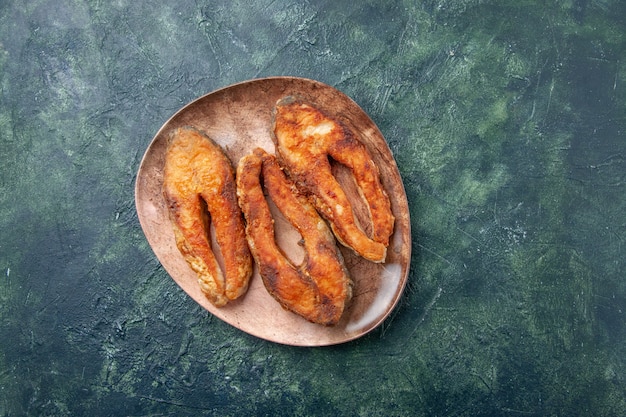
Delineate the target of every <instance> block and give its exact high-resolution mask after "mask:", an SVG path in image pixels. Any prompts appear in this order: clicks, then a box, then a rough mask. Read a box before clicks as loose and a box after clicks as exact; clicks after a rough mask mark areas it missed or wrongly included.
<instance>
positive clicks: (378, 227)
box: [272, 97, 395, 262]
mask: <svg viewBox="0 0 626 417" xmlns="http://www.w3.org/2000/svg"><path fill="white" fill-rule="evenodd" d="M272 134H273V139H274V142H275V144H276V149H277V154H278V157H279V158H280V162H281V163H282V164H283V165H284V167H285V170H286V171H287V172H288V173H289V175H290V176H291V177H292V178H293V179H294V180H295V181H296V183H297V184H298V186H299V187H301V188H303V189H304V190H306V192H308V193H310V195H311V196H312V201H313V203H314V204H315V206H316V208H317V209H318V211H319V212H320V214H321V215H322V216H323V217H324V218H326V219H327V220H328V221H329V223H330V225H331V228H332V230H333V232H334V233H335V236H336V237H337V239H338V240H339V241H340V242H341V243H342V244H344V245H345V246H348V247H350V248H352V249H353V250H354V251H355V252H356V253H358V254H359V255H361V256H363V257H364V258H366V259H369V260H371V261H374V262H384V260H385V258H386V252H387V246H388V245H389V238H390V236H391V234H392V233H393V225H394V221H395V219H394V216H393V214H392V212H391V203H390V201H389V197H388V196H387V194H386V192H385V190H384V189H383V186H382V184H381V181H380V173H379V171H378V167H377V166H376V164H375V163H374V161H373V160H372V157H371V156H370V154H369V152H368V151H367V149H366V147H365V146H364V145H363V144H362V143H361V142H360V141H359V140H358V139H357V138H355V137H354V135H353V133H352V132H351V131H350V130H349V129H348V128H347V127H345V126H344V125H343V124H342V123H340V122H339V121H337V120H335V119H333V118H331V117H329V116H328V115H326V114H324V113H323V112H321V111H320V110H318V109H316V108H314V107H313V106H311V105H309V104H307V103H304V102H302V101H300V100H297V99H295V98H293V97H286V98H283V99H281V100H279V101H278V103H277V104H276V108H275V113H274V123H273V128H272ZM329 157H331V158H332V159H334V160H335V161H337V162H339V163H341V164H343V165H345V166H346V167H348V168H349V169H350V170H351V171H352V173H353V175H354V179H355V180H356V184H357V186H358V188H359V192H360V194H361V196H362V197H363V199H364V200H365V201H366V202H367V205H368V209H369V214H370V220H371V225H372V233H371V236H368V235H366V233H365V232H364V231H363V230H362V229H361V227H360V226H359V224H358V221H356V220H355V215H354V213H353V208H352V205H351V203H350V201H349V199H348V197H347V196H346V193H345V192H344V190H343V189H342V188H341V186H340V184H339V183H338V182H337V180H336V179H335V177H334V176H333V174H332V172H331V164H330V161H329Z"/></svg>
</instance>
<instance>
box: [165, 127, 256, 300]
mask: <svg viewBox="0 0 626 417" xmlns="http://www.w3.org/2000/svg"><path fill="white" fill-rule="evenodd" d="M234 176H235V172H234V170H233V167H232V165H231V162H230V160H229V159H228V157H227V156H226V155H225V154H224V152H223V151H222V149H221V148H220V146H219V145H217V144H216V143H215V142H213V141H212V140H211V139H210V138H209V137H208V136H206V135H204V134H203V133H201V132H199V131H198V130H196V129H194V128H190V127H185V128H179V129H177V130H175V131H174V132H173V133H172V135H171V137H170V143H169V146H168V149H167V152H166V155H165V169H164V174H163V194H164V197H165V200H166V202H167V205H168V208H169V213H170V218H171V220H172V223H173V225H174V234H175V237H176V245H177V246H178V249H179V250H180V251H181V253H182V254H183V256H184V258H185V260H186V261H187V263H188V264H189V266H190V267H191V268H192V269H193V270H194V271H195V272H196V273H197V275H198V282H199V284H200V288H201V289H202V292H203V293H204V294H205V295H206V297H207V298H208V299H209V301H211V303H213V304H214V305H215V306H217V307H221V306H224V305H225V304H227V303H228V302H229V301H231V300H235V299H236V298H238V297H240V296H241V295H242V294H244V293H245V292H246V290H247V289H248V282H249V280H250V276H251V275H252V256H251V254H250V250H249V248H248V245H247V242H246V237H245V229H244V222H243V217H242V213H241V210H240V209H239V206H238V204H237V191H236V184H235V178H234ZM211 225H212V227H213V228H214V230H215V240H216V241H217V244H218V245H219V250H220V252H221V255H222V258H223V267H224V271H222V269H221V268H220V265H219V263H218V260H217V258H216V256H215V253H214V252H213V250H212V247H211V237H210V227H211Z"/></svg>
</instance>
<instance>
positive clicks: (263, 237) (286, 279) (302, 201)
mask: <svg viewBox="0 0 626 417" xmlns="http://www.w3.org/2000/svg"><path fill="white" fill-rule="evenodd" d="M261 178H262V179H263V185H262V184H261ZM263 186H264V187H265V189H266V190H267V192H268V195H269V197H270V198H271V199H272V201H273V202H274V204H275V205H276V207H278V209H279V210H280V211H281V213H282V214H283V215H284V217H285V218H286V219H287V221H289V223H291V224H292V225H293V226H294V227H295V228H296V229H297V230H298V232H299V233H300V235H301V236H302V238H303V245H304V250H305V257H304V260H303V262H302V264H301V265H300V266H294V265H293V264H292V263H291V262H290V261H289V260H288V259H287V258H286V256H285V255H284V253H283V252H282V251H281V249H280V248H279V247H278V245H277V244H276V240H275V236H274V220H273V218H272V215H271V213H270V209H269V205H268V203H267V200H266V199H265V196H264V194H263ZM237 195H238V197H239V205H240V206H241V209H242V211H243V213H244V216H245V218H246V235H247V238H248V245H249V246H250V250H251V251H252V254H253V256H254V258H255V260H256V262H257V264H258V266H259V272H260V275H261V278H262V280H263V283H264V285H265V288H266V289H267V291H268V292H269V293H270V294H271V295H272V297H274V299H276V301H278V302H279V303H280V304H281V305H282V306H283V308H285V309H287V310H289V311H292V312H294V313H296V314H298V315H300V316H302V317H304V318H305V319H306V320H308V321H310V322H313V323H318V324H322V325H326V326H332V325H335V324H336V323H337V322H338V321H339V319H340V318H341V316H342V314H343V312H344V309H345V306H346V303H347V302H348V301H349V300H350V298H351V297H352V281H351V280H350V277H349V275H348V271H347V269H346V267H345V265H344V263H343V257H342V255H341V252H340V251H339V249H338V247H337V245H336V242H335V238H334V237H333V235H332V233H331V231H330V230H329V229H328V226H327V225H326V223H325V222H324V220H323V219H322V218H321V217H320V216H319V214H318V213H317V211H316V210H315V208H314V207H313V206H312V205H311V204H310V203H309V202H308V200H307V199H306V198H304V197H302V196H301V195H299V193H298V191H297V190H296V189H295V187H294V184H293V183H292V182H291V181H289V180H288V178H287V177H286V176H285V174H284V173H283V171H282V169H281V168H280V166H279V164H278V162H277V161H276V158H275V157H274V156H273V155H270V154H268V153H266V152H265V151H264V150H262V149H255V150H254V152H253V153H251V154H249V155H247V156H244V157H243V158H242V159H241V160H240V161H239V164H238V167H237Z"/></svg>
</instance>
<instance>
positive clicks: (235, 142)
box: [135, 77, 411, 346]
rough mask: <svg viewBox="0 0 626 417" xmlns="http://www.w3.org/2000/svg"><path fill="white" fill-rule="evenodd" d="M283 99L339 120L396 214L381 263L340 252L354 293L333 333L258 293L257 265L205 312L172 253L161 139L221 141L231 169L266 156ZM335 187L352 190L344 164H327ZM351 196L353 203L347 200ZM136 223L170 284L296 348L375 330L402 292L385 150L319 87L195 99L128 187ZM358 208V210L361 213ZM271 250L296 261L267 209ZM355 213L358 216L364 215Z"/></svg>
mask: <svg viewBox="0 0 626 417" xmlns="http://www.w3.org/2000/svg"><path fill="white" fill-rule="evenodd" d="M287 95H298V96H300V97H302V98H304V99H306V100H308V101H309V102H311V103H313V104H315V105H316V106H317V107H318V108H320V109H322V110H324V111H325V112H326V113H327V114H329V115H332V116H334V117H336V118H338V119H340V120H341V121H343V122H344V123H345V124H346V125H347V126H348V127H349V128H351V129H352V130H353V131H354V132H355V133H356V134H357V135H358V137H360V139H361V141H362V142H363V143H364V144H365V145H366V146H367V147H368V149H369V151H370V153H371V154H372V157H373V159H374V161H375V162H376V163H377V165H378V167H379V169H380V171H381V178H382V181H383V186H384V187H385V189H386V190H387V193H388V194H389V197H390V199H391V207H392V211H393V213H394V215H395V217H396V223H395V229H394V233H393V236H392V237H391V243H390V246H389V249H388V254H387V261H386V262H385V263H384V264H374V263H372V262H369V261H366V260H364V259H363V258H361V257H359V256H357V255H355V254H354V253H353V252H352V251H351V250H349V249H346V248H343V247H341V251H342V253H343V255H344V257H345V262H346V266H347V267H348V270H349V271H350V274H351V276H352V280H353V281H354V288H353V297H352V300H351V301H350V303H349V305H348V308H347V309H346V311H345V312H344V314H343V316H342V318H341V320H340V322H339V323H338V324H337V325H335V326H333V327H324V326H320V325H317V324H312V323H309V322H307V321H306V320H304V319H302V318H301V317H299V316H297V315H295V314H293V313H291V312H288V311H286V310H284V309H283V308H282V307H281V306H280V305H279V304H278V303H277V302H276V301H275V300H274V299H273V298H272V297H271V296H270V295H269V293H268V292H267V291H266V290H265V287H264V286H263V282H262V280H261V277H260V276H259V273H258V270H257V268H256V266H255V271H254V275H253V277H252V279H251V281H250V286H249V289H248V292H247V293H246V294H245V295H244V296H243V297H241V298H240V299H238V300H236V301H234V302H231V303H229V304H228V305H226V306H225V307H221V308H217V307H215V306H213V305H212V304H211V303H210V302H209V301H208V300H207V299H206V298H205V296H204V295H203V294H202V292H201V291H200V288H199V286H198V283H197V278H196V274H195V273H194V272H193V271H192V270H191V268H190V267H189V266H188V265H187V263H186V262H185V260H184V258H183V256H182V255H181V253H180V252H179V250H178V248H177V247H176V244H175V241H174V233H173V229H172V223H171V222H170V219H169V216H168V211H167V207H166V205H165V201H164V199H163V195H162V191H161V187H162V185H163V166H164V156H165V150H166V148H167V137H168V135H169V133H170V132H171V131H172V130H173V129H176V128H178V127H181V126H187V125H191V126H194V127H196V128H198V129H200V130H203V131H204V132H206V133H207V134H208V135H209V136H210V137H211V138H212V139H213V140H214V141H215V142H217V143H219V144H220V145H221V146H222V147H223V148H224V150H225V151H226V153H227V154H228V156H229V157H230V158H231V160H232V161H233V164H234V165H236V164H237V162H238V161H239V159H240V158H241V157H242V156H244V155H246V154H247V153H249V152H251V151H252V149H254V148H255V147H262V148H264V149H265V150H266V151H268V152H270V153H274V144H273V142H272V140H271V138H270V126H271V117H272V110H273V108H274V105H275V103H276V102H277V101H278V100H279V99H280V98H282V97H284V96H287ZM334 170H335V174H336V176H337V178H338V180H339V182H340V183H342V185H343V186H344V187H345V188H346V189H347V190H348V192H349V193H354V196H355V198H356V201H358V198H359V197H358V192H357V191H356V190H355V187H354V185H353V184H352V182H353V181H352V180H351V176H350V175H349V173H348V172H347V169H345V168H344V167H340V166H337V167H335V168H334ZM353 200H354V199H353ZM135 203H136V206H137V214H138V216H139V222H140V223H141V227H142V228H143V231H144V233H145V235H146V238H147V240H148V243H149V244H150V246H151V247H152V249H153V250H154V253H155V254H156V256H157V258H158V259H159V261H160V262H161V264H162V265H163V267H164V268H165V270H166V271H167V272H168V273H169V274H170V276H171V277H172V278H173V279H174V281H176V283H177V284H178V285H179V286H180V287H181V288H182V289H183V290H184V291H185V292H186V293H187V294H188V295H189V296H190V297H191V298H193V299H194V300H195V301H196V302H197V303H198V304H200V305H201V306H202V307H204V308H205V309H207V310H208V311H209V312H211V313H212V314H213V315H215V316H217V317H219V318H220V319H222V320H224V321H225V322H227V323H229V324H231V325H232V326H234V327H237V328H239V329H241V330H243V331H244V332H247V333H249V334H252V335H254V336H257V337H260V338H263V339H266V340H270V341H273V342H277V343H283V344H287V345H294V346H324V345H333V344H337V343H342V342H346V341H349V340H353V339H356V338H357V337H360V336H362V335H364V334H366V333H368V332H369V331H371V330H372V329H374V328H375V327H377V326H378V325H379V324H380V323H381V322H382V321H383V320H384V319H385V318H386V317H387V316H388V315H389V313H391V311H392V310H393V308H394V306H395V305H396V303H397V302H398V300H399V298H400V295H401V294H402V291H403V289H404V287H405V284H406V280H407V276H408V270H409V264H410V258H411V231H410V220H409V209H408V204H407V199H406V194H405V191H404V186H403V184H402V179H401V178H400V173H399V172H398V168H397V166H396V163H395V160H394V158H393V156H392V154H391V151H390V149H389V147H388V145H387V143H386V142H385V139H384V138H383V136H382V134H381V133H380V131H379V130H378V128H377V127H376V125H375V124H374V122H373V121H372V120H371V119H370V118H369V117H368V116H367V114H366V113H365V112H364V111H363V110H362V109H361V108H360V107H359V106H358V105H357V104H356V103H355V102H354V101H352V100H351V99H350V98H349V97H348V96H346V95H345V94H343V93H341V92H339V91H338V90H336V89H334V88H332V87H330V86H328V85H325V84H322V83H320V82H317V81H313V80H309V79H303V78H296V77H272V78H263V79H256V80H250V81H246V82H242V83H238V84H234V85H231V86H229V87H225V88H222V89H220V90H217V91H214V92H212V93H210V94H207V95H205V96H202V97H200V98H198V99H196V100H194V101H192V102H191V103H189V104H187V105H186V106H184V107H183V108H182V109H180V110H179V111H178V112H177V113H176V114H174V115H173V116H172V117H171V118H170V119H169V120H168V121H167V122H166V123H165V124H164V125H163V127H161V129H160V130H159V131H158V132H157V134H156V136H155V137H154V139H153V140H152V142H151V143H150V145H149V147H148V149H147V150H146V153H145V154H144V156H143V159H142V161H141V165H140V167H139V171H138V173H137V180H136V183H135ZM360 211H362V212H366V210H360ZM273 214H274V217H275V220H276V223H275V231H276V236H277V241H278V244H279V246H280V247H281V248H282V249H283V250H284V251H285V253H286V255H287V256H288V257H289V258H290V259H292V260H293V261H294V262H296V263H299V260H300V259H302V256H303V254H302V253H301V251H302V249H301V248H300V246H299V245H298V244H297V241H298V240H299V236H298V234H297V232H295V229H293V228H292V227H291V226H290V225H289V224H288V223H286V222H285V221H284V219H283V218H282V216H281V215H280V214H279V213H277V212H276V210H275V209H274V210H273ZM357 215H358V216H360V217H362V216H363V213H361V214H359V213H357Z"/></svg>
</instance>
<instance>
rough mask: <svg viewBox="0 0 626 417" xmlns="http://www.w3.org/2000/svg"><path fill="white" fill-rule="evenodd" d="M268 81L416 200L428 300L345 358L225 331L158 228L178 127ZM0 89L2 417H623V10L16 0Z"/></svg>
mask: <svg viewBox="0 0 626 417" xmlns="http://www.w3.org/2000/svg"><path fill="white" fill-rule="evenodd" d="M161 3H162V4H161ZM166 3H169V5H166ZM273 75H294V76H301V77H307V78H313V79H316V80H319V81H322V82H325V83H327V84H330V85H332V86H334V87H336V88H338V89H340V90H341V91H343V92H344V93H346V94H348V95H349V96H350V97H352V98H353V99H354V100H355V101H356V102H357V103H359V105H361V107H362V108H363V109H364V110H365V111H366V112H367V113H368V114H369V115H370V116H371V117H372V119H373V120H374V121H375V122H376V123H377V125H378V126H379V127H380V129H381V131H382V132H383V134H384V135H385V137H386V139H387V141H388V142H389V145H390V147H391V149H392V151H393V153H394V155H395V157H396V159H397V162H398V165H399V168H400V172H401V174H402V177H403V180H404V184H405V187H406V192H407V195H408V199H409V207H410V211H411V216H412V217H411V224H412V228H413V239H412V244H413V247H412V249H413V257H412V262H411V272H410V275H409V282H408V286H407V289H406V292H405V294H404V295H403V298H402V300H401V302H400V303H399V305H398V306H397V308H396V309H395V310H394V312H393V313H392V314H391V316H390V317H389V318H388V320H386V321H385V323H384V324H383V325H382V326H381V327H379V328H378V329H376V330H374V331H373V332H372V333H370V334H368V335H367V336H365V337H363V338H361V339H358V340H356V341H353V342H350V343H346V344H342V345H337V346H334V347H326V348H296V347H288V346H283V345H278V344H274V343H270V342H266V341H264V340H260V339H257V338H255V337H253V336H250V335H247V334H245V333H242V332H241V331H239V330H237V329H235V328H233V327H231V326H230V325H228V324H225V323H223V322H222V321H220V320H218V319H216V318H213V317H212V316H211V315H210V314H208V313H207V312H206V311H205V310H204V309H202V308H201V307H199V306H198V305H197V304H196V303H195V302H193V301H192V300H191V299H190V298H189V297H188V296H187V295H186V294H185V293H184V292H183V291H182V290H180V289H179V288H178V287H177V286H176V284H175V283H174V281H172V280H171V279H170V277H169V276H168V274H167V273H166V272H165V271H164V269H163V268H162V267H161V265H160V264H159V262H158V261H157V259H156V257H155V256H154V254H153V252H152V250H151V248H150V247H149V245H148V244H147V242H146V240H145V237H144V235H143V233H142V230H141V228H140V226H139V222H138V220H137V213H136V211H135V204H134V180H135V175H136V172H137V169H138V167H139V163H140V160H141V157H142V155H143V153H144V151H145V150H146V148H147V146H148V144H149V143H150V140H151V139H152V137H153V136H154V134H155V133H156V131H157V130H158V129H159V127H160V126H161V125H162V124H163V123H164V122H165V121H166V120H167V119H168V118H169V117H170V116H171V115H172V114H173V113H174V112H175V111H176V110H178V109H179V108H180V107H181V106H182V105H184V104H185V103H187V102H189V101H190V100H192V99H194V98H196V97H198V96H200V95H203V94H205V93H208V92H210V91H212V90H214V89H217V88H220V87H224V86H227V85H229V84H232V83H235V82H238V81H243V80H247V79H252V78H258V77H265V76H273ZM0 83H1V84H0V146H1V148H0V154H1V156H2V163H1V164H0V173H1V180H0V233H1V234H0V415H2V416H21V415H33V416H83V415H84V416H163V415H206V416H242V415H267V416H270V415H295V416H311V415H324V416H331V415H341V416H396V415H397V416H401V415H407V416H408V415H410V416H430V415H438V416H486V415H494V416H545V415H554V416H577V415H585V416H589V415H594V416H620V415H626V262H625V259H626V2H623V1H619V0H594V1H588V0H570V1H532V0H531V1H495V0H493V1H490V0H484V1H480V0H465V1H452V0H442V1H430V0H428V1H391V0H377V1H373V0H369V1H343V0H342V1H331V0H329V1H289V2H287V1H270V0H267V1H254V2H252V1H251V2H246V1H232V0H219V1H214V2H203V1H200V0H195V1H189V0H185V1H179V2H156V1H155V2H148V1H131V0H116V1H98V0H93V1H79V0H56V1H52V0H49V1H46V0H30V1H17V0H3V1H2V3H1V5H0Z"/></svg>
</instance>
